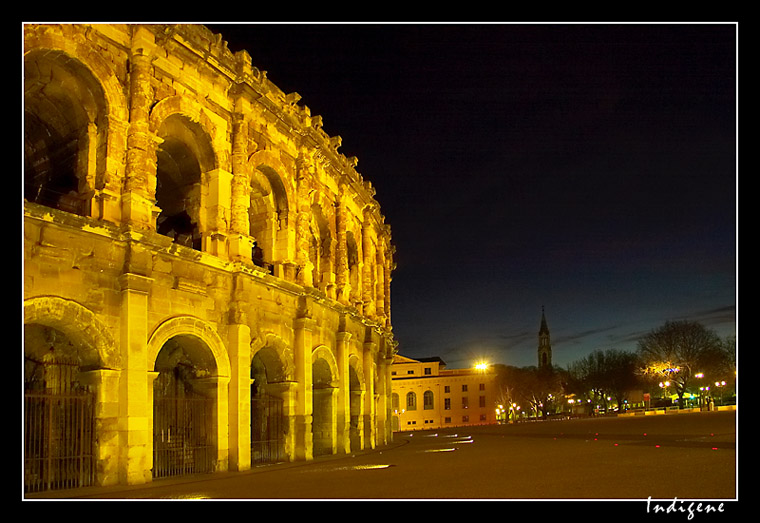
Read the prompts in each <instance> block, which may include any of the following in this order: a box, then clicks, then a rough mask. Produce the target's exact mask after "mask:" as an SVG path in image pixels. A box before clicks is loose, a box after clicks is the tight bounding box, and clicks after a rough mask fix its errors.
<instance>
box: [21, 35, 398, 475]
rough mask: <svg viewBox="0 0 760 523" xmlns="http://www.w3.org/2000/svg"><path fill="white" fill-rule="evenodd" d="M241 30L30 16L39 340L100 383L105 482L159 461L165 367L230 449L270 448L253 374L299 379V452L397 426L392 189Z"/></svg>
mask: <svg viewBox="0 0 760 523" xmlns="http://www.w3.org/2000/svg"><path fill="white" fill-rule="evenodd" d="M222 37H223V35H217V34H213V33H212V32H211V31H210V30H208V29H207V28H206V27H204V26H200V25H133V24H117V25H112V24H108V25H106V24H92V25H89V24H85V25H73V24H62V25H25V26H24V116H25V120H24V139H25V140H24V146H25V165H24V207H23V214H24V328H25V344H24V350H25V355H26V356H27V357H28V360H29V361H32V362H40V361H42V360H43V359H44V358H45V357H48V358H49V359H56V357H60V358H63V357H64V356H66V357H67V358H68V359H69V360H72V359H73V361H74V362H75V364H76V366H77V369H78V375H77V377H76V378H75V381H76V383H77V386H80V387H81V386H82V385H86V387H85V388H87V389H89V390H90V391H94V396H95V407H94V412H95V414H94V416H95V435H96V438H95V441H96V444H95V449H94V453H95V470H96V478H95V482H94V483H95V484H99V485H111V484H118V483H121V484H139V483H144V482H147V481H151V480H152V479H153V478H155V477H156V471H155V470H154V462H153V460H154V456H155V454H154V448H155V447H156V445H157V442H158V440H159V438H167V440H169V439H171V438H172V437H176V436H175V434H176V430H177V429H175V428H174V427H173V426H171V425H167V427H168V428H167V429H166V433H165V434H164V429H161V431H160V432H161V435H159V434H157V433H156V432H157V431H158V429H156V430H154V428H155V427H157V426H158V425H156V423H157V421H156V420H155V419H154V416H158V414H155V413H156V412H158V411H157V410H154V409H155V408H156V405H157V401H155V398H154V396H155V395H156V394H159V392H158V388H157V385H156V384H157V383H159V381H160V380H159V379H158V378H159V377H160V376H161V375H163V374H166V375H167V376H168V377H169V378H167V379H175V380H178V382H181V383H182V385H181V390H182V394H190V392H188V391H190V390H192V392H193V394H197V395H199V396H202V397H204V398H211V400H212V405H213V407H212V409H211V411H210V414H209V415H208V420H209V421H208V425H207V426H205V428H203V430H204V431H207V432H208V434H206V435H205V437H206V439H205V440H204V444H205V445H210V446H211V448H212V453H213V459H212V471H222V470H246V469H248V468H250V467H251V463H252V461H253V456H252V450H251V448H252V445H251V439H252V432H256V431H258V430H259V428H257V427H256V426H254V425H255V423H254V422H253V421H252V417H253V416H254V415H253V414H252V407H251V404H252V397H253V396H254V395H255V394H266V395H267V396H268V397H272V398H276V399H279V400H281V408H282V426H281V429H279V430H278V433H277V434H275V435H274V437H275V438H278V439H280V438H281V441H280V443H278V445H281V447H282V448H281V449H279V450H281V451H282V454H281V456H282V458H281V459H284V460H289V461H292V460H308V459H312V458H313V457H314V455H316V454H330V453H346V452H350V451H353V450H356V449H361V448H372V447H375V446H378V445H383V444H386V443H389V442H390V440H391V438H392V428H391V423H390V416H391V404H390V401H391V378H390V367H391V361H392V358H393V355H394V352H395V346H396V344H395V341H394V339H393V336H392V333H391V322H390V280H391V270H392V268H393V260H392V255H393V247H392V245H391V237H390V228H389V226H388V225H386V224H385V223H384V217H383V216H382V215H381V214H380V210H379V206H378V203H377V202H376V201H375V199H374V189H373V187H372V186H371V184H370V183H369V182H367V181H365V180H363V179H362V177H361V175H360V174H358V173H357V171H356V163H357V161H356V159H355V158H347V157H345V156H344V155H342V154H341V153H339V152H338V148H339V146H340V144H341V139H340V137H337V136H333V137H331V136H328V135H327V134H326V133H325V132H324V131H323V130H322V127H321V123H322V120H321V117H320V116H312V115H311V114H310V111H309V109H308V107H306V106H304V105H299V104H298V102H299V98H300V97H299V95H298V94H296V93H291V94H286V93H283V92H282V91H281V90H280V89H279V88H277V87H276V86H275V85H273V84H272V83H271V82H270V81H269V80H268V79H267V76H266V72H265V71H261V70H259V69H257V68H256V67H255V66H254V65H253V64H252V60H251V57H250V55H249V54H248V52H247V51H241V52H238V53H234V54H233V53H232V52H231V51H230V50H229V49H228V48H227V44H226V42H225V41H224V40H223V39H222ZM250 51H255V50H250ZM64 359H65V358H64ZM29 372H30V371H28V370H27V374H29ZM172 376H173V378H172ZM27 379H28V380H31V378H29V376H27ZM175 385H176V384H175ZM176 390H178V389H176ZM252 391H253V392H252ZM161 394H164V392H161ZM166 394H167V395H168V393H166ZM161 415H162V416H163V414H161ZM172 430H174V431H175V432H174V433H172ZM162 441H163V440H162ZM190 470H192V469H190ZM196 471H197V470H196Z"/></svg>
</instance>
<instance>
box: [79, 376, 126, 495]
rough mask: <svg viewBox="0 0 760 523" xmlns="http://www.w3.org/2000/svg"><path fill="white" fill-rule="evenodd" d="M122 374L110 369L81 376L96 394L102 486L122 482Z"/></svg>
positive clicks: (97, 467)
mask: <svg viewBox="0 0 760 523" xmlns="http://www.w3.org/2000/svg"><path fill="white" fill-rule="evenodd" d="M119 375H120V372H119V371H118V370H110V369H97V370H91V371H82V372H80V373H79V375H78V379H79V381H80V383H81V384H82V385H87V386H89V388H90V389H91V390H92V391H93V393H94V395H95V434H96V436H97V446H96V448H95V463H96V465H95V471H96V472H95V484H96V485H98V486H101V487H106V486H109V485H117V484H118V483H119Z"/></svg>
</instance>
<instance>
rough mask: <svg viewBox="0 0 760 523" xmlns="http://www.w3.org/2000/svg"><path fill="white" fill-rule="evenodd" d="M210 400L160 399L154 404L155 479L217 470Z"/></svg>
mask: <svg viewBox="0 0 760 523" xmlns="http://www.w3.org/2000/svg"><path fill="white" fill-rule="evenodd" d="M213 405H214V400H213V399H210V398H205V397H200V396H192V397H159V398H155V399H154V402H153V408H154V411H153V477H154V478H157V479H158V478H167V477H173V476H183V475H186V474H201V473H208V472H213V471H214V463H215V450H216V449H215V446H214V444H213V443H212V441H213V438H212V437H211V436H212V435H211V425H212V424H211V422H210V420H211V419H212V407H213Z"/></svg>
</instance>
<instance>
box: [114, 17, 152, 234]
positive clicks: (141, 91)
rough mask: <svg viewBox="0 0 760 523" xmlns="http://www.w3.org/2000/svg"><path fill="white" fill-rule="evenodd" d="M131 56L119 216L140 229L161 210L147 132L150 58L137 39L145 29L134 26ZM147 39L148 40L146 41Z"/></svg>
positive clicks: (143, 35)
mask: <svg viewBox="0 0 760 523" xmlns="http://www.w3.org/2000/svg"><path fill="white" fill-rule="evenodd" d="M135 31H136V35H135V37H134V40H135V41H134V44H135V46H134V48H133V49H132V53H131V57H130V58H131V60H130V67H131V69H130V84H129V88H130V93H129V94H130V112H129V129H128V131H127V155H126V173H125V178H126V181H125V186H124V193H123V195H122V199H121V212H122V220H123V221H126V222H128V223H130V224H131V225H133V226H135V227H137V228H140V229H155V226H156V217H157V216H158V214H159V213H160V212H161V211H160V209H158V208H157V207H155V199H156V147H157V145H158V143H159V139H158V137H156V136H155V135H154V134H153V133H151V132H150V126H149V116H150V109H151V106H152V105H153V101H154V100H153V98H154V97H153V89H152V87H151V85H150V79H151V76H152V64H151V61H152V58H151V57H150V56H149V55H148V52H147V50H146V49H145V48H144V47H141V46H139V44H138V42H141V43H146V39H148V38H149V37H148V36H146V33H149V32H148V31H147V30H146V29H144V28H141V27H139V26H137V28H136V29H135ZM147 43H148V44H149V43H150V42H149V41H148V42H147Z"/></svg>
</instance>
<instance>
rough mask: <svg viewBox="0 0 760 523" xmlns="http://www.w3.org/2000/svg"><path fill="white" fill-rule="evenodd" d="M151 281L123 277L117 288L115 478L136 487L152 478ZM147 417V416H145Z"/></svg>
mask: <svg viewBox="0 0 760 523" xmlns="http://www.w3.org/2000/svg"><path fill="white" fill-rule="evenodd" d="M152 281H153V280H152V279H151V278H147V277H145V276H141V275H139V274H133V273H125V274H122V275H121V276H120V277H119V283H120V285H121V323H120V326H119V332H120V346H121V361H122V372H121V376H120V378H121V379H120V384H119V436H120V437H119V450H120V452H119V477H120V481H119V482H120V483H123V484H127V485H138V484H142V483H146V482H148V481H150V480H151V479H152V478H151V476H150V474H151V472H150V471H151V466H150V463H149V461H150V457H151V456H152V452H151V450H152V438H151V435H152V426H150V424H149V419H150V418H151V417H152V406H153V405H152V401H151V399H150V397H149V394H148V392H149V391H148V383H147V380H146V373H147V371H148V369H149V362H148V360H147V358H148V351H147V341H148V292H149V290H150V286H151V284H152ZM149 415H150V416H149Z"/></svg>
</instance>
